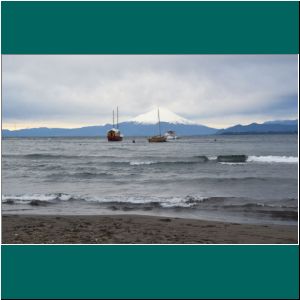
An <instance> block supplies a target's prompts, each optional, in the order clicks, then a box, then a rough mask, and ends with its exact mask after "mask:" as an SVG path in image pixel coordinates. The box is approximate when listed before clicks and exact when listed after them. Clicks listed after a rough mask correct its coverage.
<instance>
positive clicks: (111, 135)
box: [107, 107, 123, 142]
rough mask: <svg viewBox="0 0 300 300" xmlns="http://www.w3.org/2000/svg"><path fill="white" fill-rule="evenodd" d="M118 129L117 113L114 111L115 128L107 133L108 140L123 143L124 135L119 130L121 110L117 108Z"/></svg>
mask: <svg viewBox="0 0 300 300" xmlns="http://www.w3.org/2000/svg"><path fill="white" fill-rule="evenodd" d="M116 127H117V128H115V111H114V110H113V128H112V129H110V130H109V131H108V132H107V140H108V141H109V142H121V141H122V140H123V134H121V131H120V130H119V109H118V107H117V126H116Z"/></svg>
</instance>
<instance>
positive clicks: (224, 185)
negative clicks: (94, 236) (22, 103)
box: [2, 134, 298, 224]
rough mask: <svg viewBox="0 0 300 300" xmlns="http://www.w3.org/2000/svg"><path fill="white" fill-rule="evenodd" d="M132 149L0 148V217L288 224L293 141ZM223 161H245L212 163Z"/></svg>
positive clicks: (42, 143)
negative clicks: (140, 217) (103, 216)
mask: <svg viewBox="0 0 300 300" xmlns="http://www.w3.org/2000/svg"><path fill="white" fill-rule="evenodd" d="M135 141H136V143H132V139H131V138H127V139H126V138H125V140H124V141H123V142H110V143H109V142H107V140H106V139H105V138H5V139H3V140H2V212H3V213H13V214H16V213H17V214H128V213H129V214H147V215H163V216H176V217H188V218H198V219H205V220H220V221H229V222H243V223H273V224H297V215H298V213H297V212H298V135H295V134H294V135H236V136H202V137H186V138H185V137H182V138H181V139H178V140H177V141H173V142H167V143H148V142H147V140H146V138H135ZM230 154H245V155H247V156H248V160H247V161H246V162H245V163H219V162H217V160H216V156H217V155H230ZM202 155H206V156H207V157H208V158H209V161H206V162H205V161H203V159H202V158H201V156H202Z"/></svg>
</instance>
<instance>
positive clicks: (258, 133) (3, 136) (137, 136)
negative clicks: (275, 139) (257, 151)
mask: <svg viewBox="0 0 300 300" xmlns="http://www.w3.org/2000/svg"><path fill="white" fill-rule="evenodd" d="M281 134H284V135H288V134H290V135H296V134H298V132H243V133H240V132H239V133H234V132H231V133H215V134H199V135H185V136H180V139H181V138H194V137H195V138H196V137H209V136H213V137H216V136H227V135H228V136H230V135H281ZM97 137H98V138H99V137H100V138H106V136H105V135H92V136H80V135H78V136H70V135H69V136H57V135H53V136H5V135H2V138H97ZM147 137H148V136H147V135H132V136H130V135H128V136H125V137H124V139H125V140H126V139H132V138H147Z"/></svg>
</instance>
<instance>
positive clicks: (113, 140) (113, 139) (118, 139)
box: [107, 136, 123, 142]
mask: <svg viewBox="0 0 300 300" xmlns="http://www.w3.org/2000/svg"><path fill="white" fill-rule="evenodd" d="M107 140H108V141H109V142H121V141H122V140H123V137H122V136H113V137H111V136H108V137H107Z"/></svg>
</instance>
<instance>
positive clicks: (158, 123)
mask: <svg viewBox="0 0 300 300" xmlns="http://www.w3.org/2000/svg"><path fill="white" fill-rule="evenodd" d="M157 114H158V128H159V136H161V129H160V117H159V108H158V109H157Z"/></svg>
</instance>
